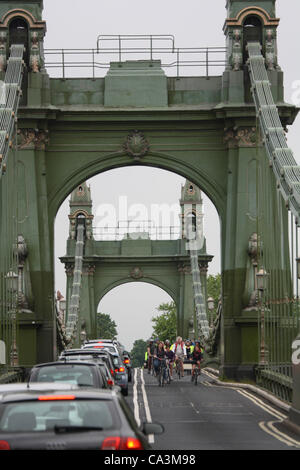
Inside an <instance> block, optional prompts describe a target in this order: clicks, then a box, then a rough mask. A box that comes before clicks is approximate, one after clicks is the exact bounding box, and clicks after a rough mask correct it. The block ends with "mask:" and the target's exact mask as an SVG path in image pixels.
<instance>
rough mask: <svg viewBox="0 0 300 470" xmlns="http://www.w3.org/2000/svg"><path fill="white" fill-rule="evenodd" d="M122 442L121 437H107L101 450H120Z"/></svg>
mask: <svg viewBox="0 0 300 470" xmlns="http://www.w3.org/2000/svg"><path fill="white" fill-rule="evenodd" d="M120 442H121V438H120V437H106V438H105V439H104V441H103V442H102V446H101V450H119V449H120Z"/></svg>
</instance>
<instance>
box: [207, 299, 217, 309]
mask: <svg viewBox="0 0 300 470" xmlns="http://www.w3.org/2000/svg"><path fill="white" fill-rule="evenodd" d="M207 308H208V310H210V311H211V310H213V309H214V308H215V301H214V299H213V298H212V297H208V299H207Z"/></svg>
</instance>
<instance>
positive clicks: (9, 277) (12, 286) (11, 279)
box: [5, 271, 19, 292]
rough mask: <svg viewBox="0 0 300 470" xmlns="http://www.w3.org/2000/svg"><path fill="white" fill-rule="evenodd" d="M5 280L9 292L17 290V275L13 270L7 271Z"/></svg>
mask: <svg viewBox="0 0 300 470" xmlns="http://www.w3.org/2000/svg"><path fill="white" fill-rule="evenodd" d="M5 280H6V285H7V289H8V290H9V292H18V286H19V276H18V275H17V274H16V273H15V272H14V271H9V272H8V273H7V274H6V276H5Z"/></svg>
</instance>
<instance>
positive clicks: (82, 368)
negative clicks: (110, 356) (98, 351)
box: [29, 361, 108, 388]
mask: <svg viewBox="0 0 300 470" xmlns="http://www.w3.org/2000/svg"><path fill="white" fill-rule="evenodd" d="M30 382H58V383H62V382H63V383H69V384H75V385H78V386H80V387H93V388H107V387H108V384H107V381H106V378H105V375H104V373H103V372H102V371H101V369H100V367H98V365H97V364H96V363H95V362H78V361H74V362H71V361H69V362H63V361H59V362H49V363H45V364H37V365H35V366H34V367H33V368H32V369H31V371H30V375H29V383H30Z"/></svg>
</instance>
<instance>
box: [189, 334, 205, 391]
mask: <svg viewBox="0 0 300 470" xmlns="http://www.w3.org/2000/svg"><path fill="white" fill-rule="evenodd" d="M202 359H203V354H202V351H201V347H200V343H199V342H196V345H195V348H194V351H193V353H192V355H191V358H190V360H191V361H192V364H193V368H192V378H191V380H192V382H193V380H194V374H195V369H196V366H198V369H199V373H200V372H201V362H202Z"/></svg>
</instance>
